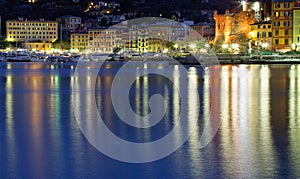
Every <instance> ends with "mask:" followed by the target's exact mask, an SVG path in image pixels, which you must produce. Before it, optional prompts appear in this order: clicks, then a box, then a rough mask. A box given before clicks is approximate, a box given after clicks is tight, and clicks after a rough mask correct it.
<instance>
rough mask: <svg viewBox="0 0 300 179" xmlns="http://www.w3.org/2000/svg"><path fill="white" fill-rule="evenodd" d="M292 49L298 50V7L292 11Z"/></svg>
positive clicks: (299, 46)
mask: <svg viewBox="0 0 300 179" xmlns="http://www.w3.org/2000/svg"><path fill="white" fill-rule="evenodd" d="M292 48H294V49H295V50H297V51H299V50H300V7H296V8H294V9H293V44H292Z"/></svg>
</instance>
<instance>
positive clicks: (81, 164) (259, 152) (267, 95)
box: [0, 63, 300, 178]
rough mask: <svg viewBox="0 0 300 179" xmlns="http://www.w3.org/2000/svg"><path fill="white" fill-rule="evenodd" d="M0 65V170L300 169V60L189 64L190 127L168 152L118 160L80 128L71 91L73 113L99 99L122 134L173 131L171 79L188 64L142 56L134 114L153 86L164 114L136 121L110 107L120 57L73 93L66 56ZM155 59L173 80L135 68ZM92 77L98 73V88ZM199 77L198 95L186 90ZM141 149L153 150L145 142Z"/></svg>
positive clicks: (175, 109)
mask: <svg viewBox="0 0 300 179" xmlns="http://www.w3.org/2000/svg"><path fill="white" fill-rule="evenodd" d="M1 67H2V68H1V70H3V71H1V76H0V78H1V80H0V86H1V87H2V88H1V89H0V95H1V96H0V99H3V101H1V104H2V105H3V106H2V109H3V110H1V111H0V116H2V118H3V119H1V121H0V129H1V130H0V134H1V135H0V137H1V139H0V154H1V156H0V158H1V159H2V161H1V164H0V167H1V170H0V178H17V177H24V178H28V177H29V178H30V177H31V178H45V177H49V176H53V177H56V178H67V177H69V178H81V177H83V178H85V177H90V178H99V177H100V178H111V177H120V176H122V177H124V178H132V177H151V178H159V177H161V176H162V174H163V175H164V176H165V177H168V178H175V177H182V178H184V177H185V178H200V177H203V178H219V177H225V178H230V177H234V178H245V177H249V178H262V177H266V178H284V177H290V178H299V177H300V175H299V171H300V147H299V140H300V139H299V136H300V121H299V120H300V111H299V109H300V65H234V66H231V65H229V66H222V67H216V66H215V67H209V68H207V69H206V73H204V75H203V76H202V75H201V73H200V72H199V71H201V69H200V68H198V67H197V68H195V67H190V68H189V67H187V69H188V76H186V87H187V90H188V93H187V96H186V97H187V100H188V104H187V111H186V116H187V118H188V121H191V119H193V118H196V117H197V116H198V114H197V113H196V111H197V107H199V106H200V109H201V111H200V115H199V116H200V117H199V119H198V125H197V126H196V130H195V132H194V133H193V135H192V136H191V137H190V139H189V141H187V142H186V143H185V144H184V145H183V146H182V147H181V148H180V149H179V150H178V151H176V152H175V153H174V154H172V155H170V156H168V157H166V158H164V159H162V160H160V161H156V162H152V163H147V164H141V165H131V164H127V163H121V162H117V161H115V160H112V159H110V158H108V157H105V156H104V155H102V154H100V153H98V152H97V151H96V150H95V149H94V148H93V147H92V146H91V145H90V144H89V143H88V142H87V141H86V139H85V138H84V137H83V135H82V134H81V132H80V130H79V128H78V125H77V123H76V120H75V116H74V114H73V113H74V110H73V109H72V107H71V106H72V100H74V101H76V103H78V104H80V108H82V109H84V110H81V112H82V113H81V114H76V115H83V116H86V117H87V119H89V118H91V108H92V107H91V105H92V104H93V102H94V101H96V103H97V107H98V110H99V111H100V112H101V114H102V117H103V118H102V119H103V120H104V122H105V124H106V125H107V126H108V128H109V129H110V130H111V131H112V132H114V133H115V134H116V135H117V136H119V137H122V138H123V139H126V140H129V141H134V142H138V143H140V142H149V141H155V140H158V139H160V138H161V137H163V136H164V135H166V134H167V133H168V132H170V131H171V130H172V129H173V127H174V125H175V123H176V121H178V120H179V118H180V112H181V110H182V109H181V107H180V106H181V103H182V101H181V96H180V94H179V93H178V88H177V87H179V88H180V87H181V86H182V85H183V81H182V79H184V74H183V73H182V72H181V70H180V68H179V67H178V66H168V65H161V64H160V65H158V66H155V65H153V66H152V65H147V66H142V67H141V68H132V69H130V70H131V71H130V73H128V75H135V76H136V81H135V83H134V84H133V86H132V88H131V93H130V96H129V100H130V104H131V105H132V106H131V107H132V109H133V110H134V111H135V112H136V113H137V114H138V115H141V116H146V115H147V114H149V112H151V110H150V108H149V98H150V97H151V96H152V95H153V94H156V93H159V94H161V95H163V96H164V98H165V100H166V104H167V112H166V114H165V116H164V119H163V120H162V121H161V122H160V123H158V124H157V125H155V126H153V127H151V128H149V129H134V128H133V127H131V126H128V125H127V124H125V123H124V122H122V120H120V119H119V118H118V116H117V115H116V113H115V112H114V108H113V105H112V101H111V91H110V88H111V85H112V83H113V80H114V75H115V73H116V71H117V70H118V69H119V68H120V65H119V64H117V63H116V64H114V63H108V64H107V65H105V66H104V68H103V69H104V70H103V71H102V72H100V73H99V75H98V76H97V77H93V76H91V75H87V76H86V79H88V80H84V81H85V82H86V84H85V86H87V87H89V88H92V89H94V90H93V91H88V93H87V94H86V95H85V96H82V97H78V98H71V93H70V84H74V83H73V82H74V81H76V80H77V81H78V80H80V79H78V78H76V77H72V71H71V70H72V68H71V65H70V66H68V67H66V66H61V64H60V65H53V64H45V65H42V64H35V63H32V64H31V63H29V64H26V65H21V64H7V65H3V64H2V66H1ZM151 68H156V69H158V70H164V71H168V72H169V73H170V74H171V76H172V79H173V83H170V82H169V81H168V80H167V79H165V78H163V77H161V76H153V75H148V76H147V75H143V76H140V72H143V71H150V70H151ZM89 70H93V67H92V66H91V67H90V69H89ZM123 80H126V76H124V78H123ZM92 81H96V85H95V88H94V86H93V84H92ZM195 83H196V85H197V86H198V91H199V95H200V99H199V100H198V99H197V98H195V96H197V94H195V93H194V92H193V91H192V90H190V89H192V86H193V84H195ZM162 105H163V104H162ZM137 120H138V119H137ZM149 120H150V119H147V118H146V120H143V121H139V122H143V123H149V122H150V121H149ZM218 120H221V121H222V123H221V126H220V129H219V131H218V133H217V134H216V136H215V137H214V138H213V140H212V142H211V143H209V144H208V146H207V147H206V148H203V149H199V147H198V146H199V140H200V137H201V135H202V133H203V131H204V126H206V124H209V125H208V127H209V130H208V132H212V130H213V128H214V124H216V121H218ZM85 122H86V125H85V127H86V128H87V129H90V130H91V131H94V132H97V130H95V129H94V127H95V126H96V125H95V122H97V121H95V120H93V119H90V120H86V121H85ZM192 128H193V125H192V124H191V123H188V126H186V128H184V127H182V126H179V129H180V130H178V131H177V133H175V134H174V136H173V139H174V141H176V140H179V139H180V138H181V137H182V133H181V132H182V131H184V130H191V129H192ZM98 140H103V142H106V139H98ZM120 150H122V148H120ZM147 151H148V153H149V155H151V154H152V153H153V150H152V149H151V148H149V149H148V150H147ZM126 152H128V151H126ZM129 155H135V154H129Z"/></svg>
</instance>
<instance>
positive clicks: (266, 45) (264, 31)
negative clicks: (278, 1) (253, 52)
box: [249, 21, 272, 50]
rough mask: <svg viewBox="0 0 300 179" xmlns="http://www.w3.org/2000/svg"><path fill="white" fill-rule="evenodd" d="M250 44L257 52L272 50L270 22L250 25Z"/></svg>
mask: <svg viewBox="0 0 300 179" xmlns="http://www.w3.org/2000/svg"><path fill="white" fill-rule="evenodd" d="M249 34H250V36H251V40H252V44H254V45H255V46H256V47H257V50H271V49H272V22H271V21H261V22H257V23H254V24H251V32H250V33H249Z"/></svg>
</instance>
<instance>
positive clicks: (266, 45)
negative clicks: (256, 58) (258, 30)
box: [261, 43, 269, 48]
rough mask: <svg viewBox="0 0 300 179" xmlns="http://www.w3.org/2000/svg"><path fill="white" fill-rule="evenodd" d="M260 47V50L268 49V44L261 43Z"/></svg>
mask: <svg viewBox="0 0 300 179" xmlns="http://www.w3.org/2000/svg"><path fill="white" fill-rule="evenodd" d="M261 47H262V48H268V47H269V44H268V43H262V44H261Z"/></svg>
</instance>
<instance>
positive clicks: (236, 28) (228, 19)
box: [214, 10, 255, 44]
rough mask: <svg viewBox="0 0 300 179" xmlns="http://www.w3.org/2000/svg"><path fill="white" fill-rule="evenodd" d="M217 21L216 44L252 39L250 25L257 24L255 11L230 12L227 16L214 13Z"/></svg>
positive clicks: (227, 12)
mask: <svg viewBox="0 0 300 179" xmlns="http://www.w3.org/2000/svg"><path fill="white" fill-rule="evenodd" d="M214 19H215V22H216V23H215V24H216V27H215V32H216V33H215V43H217V44H222V43H234V42H240V41H245V40H248V39H249V38H250V35H249V32H250V31H251V26H250V24H253V23H254V22H255V18H254V12H253V11H242V12H240V13H232V12H230V11H229V10H227V11H226V13H225V14H217V12H215V13H214Z"/></svg>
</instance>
